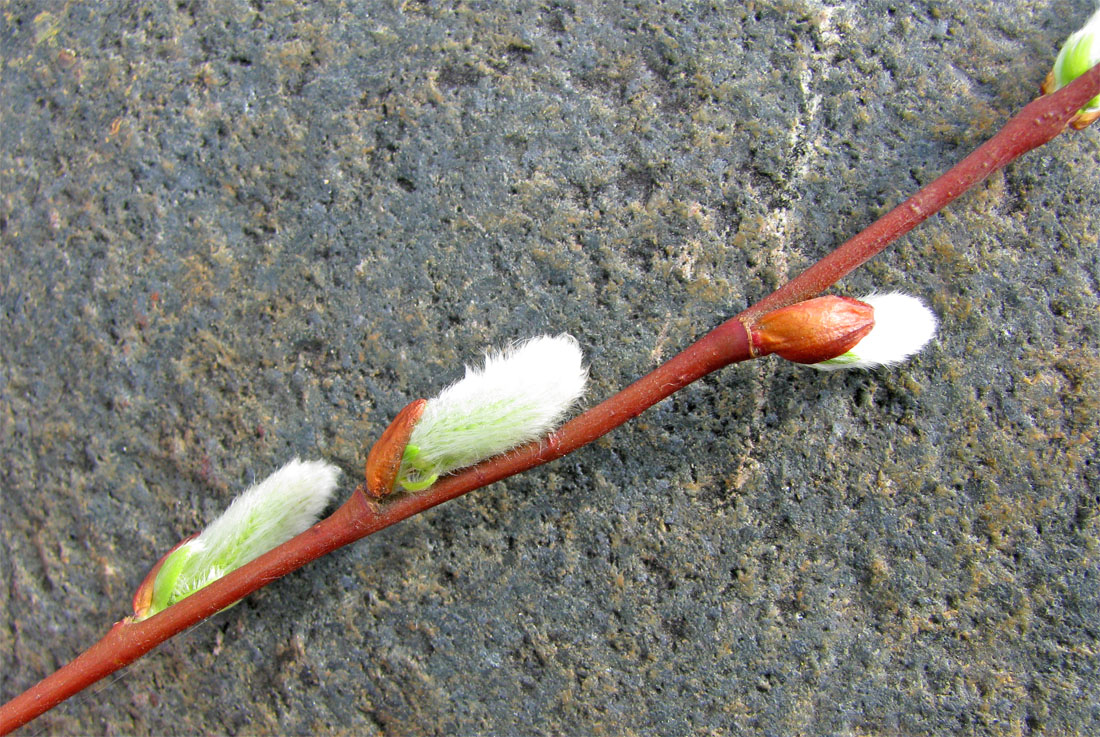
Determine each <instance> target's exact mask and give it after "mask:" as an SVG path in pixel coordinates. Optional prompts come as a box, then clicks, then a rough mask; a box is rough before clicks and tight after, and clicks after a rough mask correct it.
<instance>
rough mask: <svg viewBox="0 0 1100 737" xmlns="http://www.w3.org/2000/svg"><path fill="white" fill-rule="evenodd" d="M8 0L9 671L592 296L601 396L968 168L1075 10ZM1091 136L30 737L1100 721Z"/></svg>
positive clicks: (582, 307)
mask: <svg viewBox="0 0 1100 737" xmlns="http://www.w3.org/2000/svg"><path fill="white" fill-rule="evenodd" d="M149 5H150V6H153V7H139V4H136V3H122V2H105V3H83V4H81V3H73V4H68V5H65V6H60V5H58V4H55V3H45V2H40V3H35V2H24V3H19V2H14V3H7V4H5V6H4V8H3V15H2V17H0V47H2V56H3V62H2V63H3V66H2V67H0V142H2V150H0V197H2V199H0V237H2V245H0V306H2V313H0V328H2V332H3V336H2V340H0V442H2V450H3V459H4V460H3V464H2V465H0V482H2V489H0V494H2V506H0V523H2V527H3V531H2V536H0V570H2V571H3V582H2V585H0V695H2V696H3V697H4V698H5V699H6V698H10V697H12V696H14V695H15V694H17V693H18V692H20V691H21V690H22V689H24V688H26V687H28V686H30V685H31V684H32V683H34V682H35V681H36V680H37V679H39V678H40V677H42V676H44V675H46V674H47V673H49V672H50V671H51V670H52V669H54V668H56V667H57V666H59V665H61V664H63V663H64V662H66V661H67V660H69V659H70V658H71V657H73V656H74V655H75V654H76V653H77V652H79V651H80V650H81V649H83V648H84V647H86V646H87V645H89V644H91V643H92V642H93V641H94V640H95V639H96V638H97V637H98V636H99V635H101V634H102V633H103V632H104V631H106V629H107V627H108V626H109V625H110V623H111V622H113V621H115V620H116V619H119V618H121V617H122V616H124V615H125V614H126V613H127V608H128V602H129V598H130V595H131V593H132V591H133V589H134V588H135V587H136V586H137V584H138V583H139V582H140V580H141V579H142V577H143V576H144V575H145V573H146V571H147V570H148V568H149V566H150V565H151V564H152V563H153V562H154V561H155V560H156V559H157V558H158V557H159V556H160V555H161V553H163V552H164V551H165V550H166V549H168V548H169V547H170V546H172V545H173V544H174V543H175V542H177V541H178V540H179V539H180V538H181V537H183V536H185V535H187V534H190V533H191V532H193V531H195V530H196V529H198V528H199V527H200V526H201V525H202V524H203V523H204V522H205V521H206V520H208V519H210V518H211V517H212V516H213V515H214V514H216V513H217V511H218V510H220V509H221V508H223V507H224V506H225V505H226V504H227V503H228V501H229V500H230V499H231V498H232V496H233V494H234V493H236V492H237V491H239V490H240V489H241V488H242V487H243V486H245V485H246V484H248V483H249V482H250V481H252V480H253V479H255V478H257V477H262V476H263V475H266V474H267V473H269V472H271V471H272V470H274V469H275V468H277V467H278V466H279V465H280V464H281V463H283V462H284V461H286V460H287V459H289V458H291V457H293V456H302V457H323V458H327V459H330V460H332V461H334V462H336V463H338V464H339V465H340V466H341V467H342V468H343V469H344V470H345V472H346V484H345V486H346V488H347V489H349V490H350V489H351V488H352V487H353V486H354V485H355V483H356V482H357V480H358V474H359V473H360V468H361V464H362V462H363V460H364V458H365V454H366V447H367V445H368V444H369V443H370V441H371V440H372V439H373V438H374V437H376V436H377V435H378V433H379V432H380V431H381V430H382V428H383V427H384V426H385V425H386V423H387V422H388V420H389V418H390V417H392V416H393V415H394V414H395V413H396V412H397V411H398V410H399V409H400V408H401V407H402V406H404V405H405V404H406V403H407V402H408V401H410V400H411V399H413V398H416V397H418V396H424V395H431V394H432V393H434V392H435V391H436V390H437V389H438V388H439V387H441V386H442V385H443V384H445V383H447V382H449V381H451V380H453V379H454V378H455V377H456V376H458V375H459V374H460V373H461V367H462V365H463V363H464V362H469V361H474V360H476V359H477V357H478V354H479V352H480V351H481V350H482V349H483V348H486V347H490V346H499V345H501V344H504V343H507V342H508V341H512V340H514V339H517V338H521V337H524V336H528V335H532V334H535V333H539V332H546V331H550V332H557V331H569V332H571V333H572V334H574V335H575V336H577V338H578V339H579V340H580V342H581V344H582V345H583V346H584V348H585V350H586V353H587V355H588V357H589V360H590V362H591V373H592V378H593V382H592V388H591V391H590V393H589V395H588V399H587V400H586V401H587V402H588V403H593V402H595V401H596V400H597V399H599V398H601V397H604V396H606V395H608V394H609V393H611V392H613V391H615V390H616V389H617V388H620V387H622V386H624V385H625V384H626V383H628V382H629V381H630V380H632V379H633V378H634V377H637V376H639V375H641V374H642V373H644V372H645V371H647V370H648V369H650V368H652V367H653V366H654V365H655V364H656V363H657V362H658V361H659V360H661V359H662V358H667V357H668V356H670V355H672V354H673V353H674V352H675V351H676V350H678V349H679V348H681V347H683V346H685V345H686V344H687V343H688V342H689V341H690V340H691V339H692V338H693V337H695V336H697V335H700V334H701V333H703V332H705V331H706V330H707V329H709V328H710V327H711V326H713V325H715V324H717V323H718V322H720V321H721V320H723V319H724V318H725V317H727V316H729V315H731V314H733V313H735V312H737V311H739V310H740V309H741V308H743V307H744V306H745V305H746V304H748V303H749V302H751V301H753V300H755V299H757V298H759V297H761V296H763V295H764V294H765V293H767V291H769V290H770V289H771V288H774V287H775V286H777V285H778V284H779V283H780V282H781V281H782V280H783V279H785V278H786V277H787V276H788V275H792V274H793V273H795V272H797V271H798V270H799V269H801V268H803V267H804V266H806V265H808V264H809V263H811V262H812V260H813V259H815V258H817V257H819V256H821V255H822V254H824V253H825V252H826V251H827V250H828V249H829V248H831V247H832V246H834V245H835V244H837V243H838V242H840V241H841V240H843V239H844V238H845V237H846V236H848V235H850V234H852V233H854V232H856V231H857V230H858V229H859V228H861V227H863V226H864V225H866V224H867V223H869V222H870V221H871V220H872V219H873V218H874V217H875V216H877V215H879V214H881V213H882V212H885V210H886V209H887V208H888V207H890V206H891V205H893V204H894V203H896V202H898V201H899V200H900V199H902V198H903V197H904V196H906V195H907V194H908V193H910V192H912V191H913V190H914V189H915V188H916V187H918V186H919V185H920V184H923V183H926V182H928V181H930V180H931V179H932V178H933V177H934V176H935V175H936V174H938V173H939V172H941V171H943V170H945V169H946V168H948V167H949V166H950V165H951V164H953V163H954V162H956V161H957V160H958V159H960V158H961V157H962V156H964V155H965V154H966V153H968V152H969V151H970V150H971V149H973V148H974V147H975V146H976V145H977V144H979V143H980V142H981V141H982V140H984V139H985V138H986V137H988V136H989V135H990V134H992V133H993V132H994V131H995V130H996V128H997V127H998V125H999V124H1000V123H1001V122H1003V121H1004V120H1005V119H1007V118H1008V117H1009V116H1010V115H1011V114H1012V113H1014V112H1015V111H1016V110H1018V109H1019V108H1020V107H1021V106H1022V105H1023V104H1025V103H1026V102H1027V101H1028V100H1029V99H1031V97H1032V96H1033V95H1034V94H1035V93H1036V90H1037V88H1038V85H1039V83H1040V81H1041V80H1042V78H1043V76H1044V75H1045V74H1046V72H1047V70H1048V69H1049V68H1050V66H1051V63H1052V61H1053V58H1054V55H1055V53H1056V50H1057V48H1058V46H1059V44H1060V43H1061V41H1062V39H1064V38H1065V36H1066V35H1068V34H1069V33H1070V32H1071V31H1072V30H1074V29H1075V28H1076V27H1077V26H1078V25H1080V23H1081V22H1082V21H1083V20H1084V18H1085V17H1086V16H1087V15H1088V14H1089V13H1090V12H1091V11H1092V5H1091V3H1089V2H1087V1H1086V0H1072V1H1070V0H1053V1H1052V2H1029V1H1025V0H1004V1H1003V2H979V3H971V2H962V1H961V0H928V1H925V2H909V1H906V0H894V1H892V2H878V1H873V2H866V3H859V4H854V3H844V4H842V3H825V2H819V1H817V0H790V1H781V0H779V1H776V2H756V3H699V4H683V5H681V4H678V3H662V4H649V3H636V4H632V3H606V4H600V5H598V6H597V7H590V6H589V4H587V3H579V2H578V3H573V2H545V3H512V2H474V3H437V2H397V0H392V1H390V2H365V3H359V2H350V3H294V2H280V1H274V2H252V3H247V2H235V1H233V0H226V1H224V2H222V1H219V0H211V1H210V2H181V3H151V4H149ZM1098 135H1100V131H1095V130H1092V131H1086V132H1084V133H1075V134H1072V135H1066V136H1063V137H1062V138H1060V139H1059V140H1056V141H1054V142H1053V143H1051V144H1050V145H1048V146H1046V147H1045V148H1043V149H1041V150H1039V151H1036V152H1033V153H1032V154H1030V155H1028V156H1026V157H1025V158H1023V159H1022V160H1021V161H1019V162H1017V163H1016V164H1014V165H1012V166H1010V167H1009V168H1008V169H1007V170H1005V171H1004V172H1001V173H998V174H995V175H994V176H993V177H992V178H991V179H990V180H989V181H988V182H986V183H984V184H983V185H981V186H980V187H979V188H978V189H977V190H976V191H974V192H973V193H971V194H969V195H968V196H966V197H965V198H963V199H962V200H961V201H959V202H957V203H955V204H954V205H953V206H951V207H950V208H949V209H948V210H947V211H945V212H944V213H942V214H941V215H938V216H936V217H934V218H932V219H931V220H929V221H928V222H927V223H926V224H925V225H923V226H922V227H920V228H919V229H918V230H917V231H915V232H914V233H912V234H911V235H909V236H908V237H906V238H904V239H903V240H902V241H900V242H899V243H898V244H896V246H895V247H893V248H892V249H891V250H890V251H888V252H886V253H885V254H883V255H882V256H880V257H879V258H877V259H876V260H875V261H874V262H872V263H871V264H869V265H868V266H867V267H865V268H863V269H861V270H860V271H859V272H857V273H856V274H853V275H852V276H851V277H850V278H849V279H847V280H845V282H844V283H843V285H842V289H843V291H844V292H845V293H850V294H856V295H858V294H861V293H865V292H866V291H867V290H871V289H881V290H891V289H904V290H906V291H909V292H912V293H916V294H918V295H922V296H924V297H926V298H927V299H928V300H929V301H930V302H931V304H933V305H934V307H935V309H936V311H937V312H938V313H939V315H940V317H941V319H942V330H941V332H940V334H939V336H938V339H937V341H936V343H935V345H934V346H933V347H932V348H931V349H929V350H927V351H925V352H924V353H923V354H921V355H920V356H919V357H918V358H917V359H916V360H914V361H912V362H910V363H908V364H906V365H905V366H903V367H901V368H897V369H893V370H887V371H881V372H878V373H873V374H872V373H859V374H855V373H840V374H830V375H820V374H817V373H812V372H809V371H807V370H805V369H801V368H799V367H796V366H793V365H790V364H787V363H784V362H782V361H779V360H776V359H768V360H763V361H759V362H757V363H755V364H745V365H740V366H734V367H731V368H729V369H726V370H724V371H722V372H721V373H719V374H717V375H715V376H712V377H710V378H708V379H706V380H704V381H702V382H699V383H698V384H697V385H694V386H691V387H689V388H687V389H685V390H683V391H682V392H680V393H679V394H678V395H675V396H674V397H672V398H670V399H669V400H666V401H665V402H662V403H661V404H660V405H658V406H657V407H655V408H653V409H652V410H651V411H649V412H647V413H646V414H644V415H643V416H642V417H640V418H639V419H638V420H637V421H635V422H634V423H631V424H630V425H628V426H626V427H623V428H621V429H620V430H618V431H616V432H614V433H613V434H611V435H610V436H608V437H606V438H604V439H603V440H601V441H599V442H597V443H595V444H593V445H592V446H590V447H588V448H586V449H583V450H581V451H579V452H577V453H576V454H574V455H572V456H570V457H568V458H566V459H563V460H560V461H557V462H555V463H554V464H552V465H550V466H548V467H545V468H542V469H538V470H536V471H533V472H530V473H528V474H525V475H523V476H521V477H517V478H514V479H511V480H509V481H507V482H506V483H501V484H497V485H496V486H494V487H491V488H488V489H484V490H481V491H479V492H476V493H475V494H472V495H470V496H469V497H467V498H464V499H461V500H458V501H456V502H452V503H450V504H448V505H446V506H445V507H442V508H439V509H436V510H433V511H431V512H429V513H426V514H424V515H421V516H420V517H419V518H416V519H413V520H410V521H408V522H406V523H403V524H401V525H399V526H397V527H395V528H391V529H390V530H387V531H385V532H383V533H381V534H379V535H377V536H375V537H372V538H369V539H367V540H365V541H363V542H361V543H359V544H357V545H355V546H353V547H351V548H349V549H345V550H343V551H341V552H339V553H337V554H335V555H332V556H329V557H328V558H326V559H323V560H321V561H318V562H317V563H315V564H313V565H311V566H309V567H308V568H307V569H306V570H304V571H301V572H299V573H297V574H295V575H292V576H290V577H288V578H286V579H284V580H282V581H279V582H278V583H275V584H273V585H272V586H269V587H268V588H266V589H264V590H263V591H261V592H259V593H257V594H255V595H253V596H251V597H250V598H248V599H247V600H246V601H245V602H244V603H243V604H241V605H239V606H237V607H235V608H233V609H231V610H229V611H226V612H223V613H221V614H219V615H217V616H216V617H214V618H213V619H212V620H211V621H209V622H207V623H204V624H203V625H201V626H199V627H197V628H196V629H194V630H193V631H191V632H189V633H187V634H186V635H184V636H181V637H178V638H176V639H175V640H173V641H171V642H169V643H167V644H166V645H164V646H162V647H161V648H160V649H159V650H157V651H156V652H154V653H152V654H151V655H149V656H147V657H146V658H144V659H143V660H141V661H139V662H138V663H136V664H134V665H133V666H131V667H129V668H128V669H126V670H125V671H124V672H123V673H122V675H121V677H119V678H117V679H112V680H110V681H108V682H107V683H106V684H105V685H101V686H99V687H98V688H96V689H94V690H93V691H91V692H88V693H85V694H83V695H81V696H79V697H77V698H75V699H73V700H72V701H70V702H68V703H65V704H63V705H62V706H60V707H59V708H57V709H56V710H54V711H53V712H51V713H49V714H48V715H46V716H44V717H43V718H42V719H41V720H40V721H38V722H37V723H36V724H35V726H34V727H32V728H31V729H30V730H28V732H27V733H28V734H35V733H38V732H39V731H44V732H45V733H48V734H69V733H88V734H137V735H145V734H158V735H159V734H309V733H314V732H317V733H320V734H345V733H346V734H368V735H370V734H383V735H421V734H428V735H433V734H440V735H472V734H585V735H588V734H646V733H660V734H665V735H687V734H728V733H741V734H750V735H789V734H807V735H810V734H836V735H859V734H940V735H949V734H990V735H1016V734H1028V733H1040V732H1043V733H1050V734H1097V733H1100V707H1097V703H1100V686H1098V684H1100V663H1098V659H1097V658H1098V655H1097V653H1098V652H1100V614H1098V612H1100V565H1098V564H1100V545H1098V543H1100V539H1098V537H1100V498H1098V496H1097V488H1098V487H1100V480H1098V478H1097V476H1098V472H1097V424H1098V422H1097V420H1098V416H1100V410H1098V401H1100V399H1098V396H1100V386H1098V383H1100V378H1098V365H1097V364H1098V361H1097V356H1098V352H1100V351H1098V348H1100V340H1098V327H1100V326H1098V312H1097V308H1098V304H1100V300H1098V295H1097V289H1098V282H1100V278H1098V255H1097V253H1098V249H1097V231H1098V223H1100V220H1098V218H1097V213H1098V212H1100V185H1098V182H1100V164H1098V156H1097V151H1098V150H1100V148H1098V145H1097V141H1098Z"/></svg>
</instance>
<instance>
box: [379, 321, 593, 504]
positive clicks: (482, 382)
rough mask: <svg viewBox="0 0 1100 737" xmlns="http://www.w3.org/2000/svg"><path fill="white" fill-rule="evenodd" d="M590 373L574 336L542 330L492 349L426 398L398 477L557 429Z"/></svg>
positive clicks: (407, 479) (422, 476)
mask: <svg viewBox="0 0 1100 737" xmlns="http://www.w3.org/2000/svg"><path fill="white" fill-rule="evenodd" d="M587 381H588V372H587V370H586V369H585V367H584V364H583V357H582V355H581V349H580V346H579V345H578V344H577V341H576V339H575V338H573V337H572V336H571V335H565V334H562V335H558V336H549V335H544V336H540V337H537V338H532V339H530V340H527V341H525V342H522V343H517V344H514V345H512V346H510V347H508V348H506V349H504V350H502V351H499V352H493V353H488V354H486V356H485V365H484V366H483V367H482V368H480V369H475V368H471V367H469V366H467V367H466V378H464V379H462V380H460V381H457V382H455V383H454V384H452V385H451V386H449V387H447V388H446V389H444V390H443V391H442V392H440V394H439V396H437V397H435V398H434V399H430V400H428V403H427V405H426V406H425V407H424V413H423V414H422V415H421V417H420V420H419V422H418V423H417V425H416V427H415V428H414V429H413V432H412V436H411V437H410V438H409V445H408V447H407V448H406V452H405V460H404V462H403V463H402V465H401V469H400V470H399V472H398V476H397V480H398V483H400V484H401V485H402V486H404V487H405V488H406V489H420V488H424V487H426V486H428V485H430V484H431V483H432V482H433V481H434V480H435V478H436V477H438V476H441V475H443V474H447V473H450V472H451V471H455V470H457V469H460V468H465V467H466V466H471V465H473V464H475V463H478V462H479V461H482V460H484V459H486V458H489V457H491V456H494V455H498V454H500V453H503V452H505V451H507V450H511V449H512V448H515V447H517V446H520V445H523V444H524V443H527V442H529V441H531V440H535V439H536V438H540V437H542V436H543V435H546V434H547V433H548V432H550V431H551V430H553V429H554V428H555V427H556V426H557V425H558V423H559V422H561V419H562V417H564V415H565V413H566V412H567V411H568V410H569V408H570V407H571V406H572V405H573V403H574V402H576V401H577V399H578V398H579V397H580V395H581V394H582V393H583V392H584V387H585V384H586V383H587Z"/></svg>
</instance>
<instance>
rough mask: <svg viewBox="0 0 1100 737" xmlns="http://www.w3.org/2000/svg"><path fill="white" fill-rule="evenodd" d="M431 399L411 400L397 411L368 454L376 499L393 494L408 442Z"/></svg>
mask: <svg viewBox="0 0 1100 737" xmlns="http://www.w3.org/2000/svg"><path fill="white" fill-rule="evenodd" d="M427 404H428V400H427V399H417V400H416V401H415V402H410V403H409V404H408V406H406V407H405V409H403V410H401V411H400V412H398V413H397V416H396V417H394V418H393V422H391V423H390V426H389V427H387V428H386V429H385V430H384V431H382V436H381V437H380V438H378V442H376V443H375V444H374V445H373V446H372V447H371V449H370V452H369V453H368V454H367V492H368V493H369V494H370V495H371V496H373V497H374V498H375V499H381V498H382V497H384V496H389V495H390V494H391V493H392V492H393V483H394V481H395V480H396V479H397V472H398V470H399V469H400V468H401V458H402V456H403V455H404V454H405V446H406V445H408V444H409V438H410V437H411V436H412V431H413V428H415V427H416V423H418V422H420V415H422V414H424V407H425V406H427Z"/></svg>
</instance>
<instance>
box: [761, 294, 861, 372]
mask: <svg viewBox="0 0 1100 737" xmlns="http://www.w3.org/2000/svg"><path fill="white" fill-rule="evenodd" d="M874 326H875V309H874V308H873V307H871V305H869V304H867V303H866V302H860V301H859V300H858V299H852V298H851V297H838V296H836V295H829V296H825V297H816V298H814V299H808V300H806V301H804V302H796V303H795V304H793V305H789V306H787V307H783V308H781V309H778V310H774V311H772V312H769V313H767V314H766V315H763V316H762V317H760V318H759V319H758V320H757V321H756V323H755V324H753V326H752V327H751V328H750V332H751V333H752V347H753V349H754V350H755V351H756V354H757V355H758V356H766V355H767V354H769V353H775V354H777V355H779V356H781V357H783V358H785V359H787V360H788V361H794V362H795V363H818V362H820V361H827V360H829V359H830V358H836V357H837V356H839V355H841V354H843V353H847V352H848V351H850V350H851V349H852V348H854V347H855V345H856V343H858V342H859V341H860V340H862V339H863V336H865V335H867V333H869V332H871V328H873V327H874Z"/></svg>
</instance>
